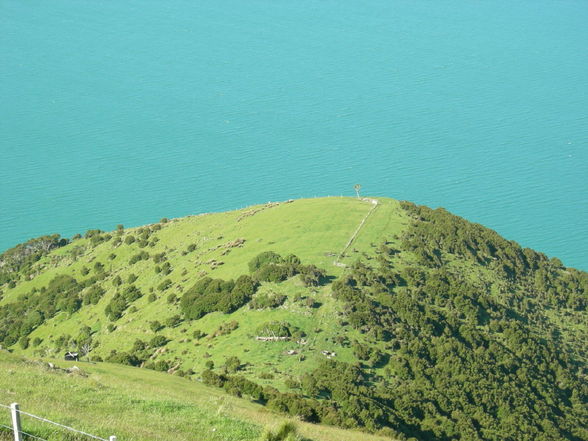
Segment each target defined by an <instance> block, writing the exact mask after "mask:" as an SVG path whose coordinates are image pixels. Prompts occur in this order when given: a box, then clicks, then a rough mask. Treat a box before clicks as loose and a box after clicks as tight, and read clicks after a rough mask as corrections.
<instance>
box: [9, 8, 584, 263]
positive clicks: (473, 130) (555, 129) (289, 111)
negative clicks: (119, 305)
mask: <svg viewBox="0 0 588 441" xmlns="http://www.w3.org/2000/svg"><path fill="white" fill-rule="evenodd" d="M586 23H588V3H586V1H585V0H557V1H555V0H533V1H531V0H524V1H517V0H514V1H513V0H508V1H505V0H491V1H490V0H487V1H484V0H475V1H474V0H447V1H445V0H442V1H437V2H432V1H422V0H401V1H399V0H373V1H351V0H350V1H345V2H341V1H334V0H311V1H308V0H296V1H292V0H264V1H261V0H215V1H193V0H165V1H161V0H157V1H153V0H140V1H137V0H125V1H119V0H51V1H41V0H27V1H23V0H2V1H0V115H1V118H0V153H1V156H0V157H1V158H2V159H1V161H2V162H1V167H0V200H1V203H2V206H1V209H0V249H5V248H8V247H10V246H13V245H14V244H16V243H18V242H21V241H23V240H26V239H28V238H30V237H33V236H38V235H41V234H47V233H53V232H59V233H62V234H63V235H67V236H70V235H72V234H74V233H78V232H82V233H83V232H84V231H85V230H87V229H89V228H102V229H113V228H114V227H115V225H116V224H118V223H122V224H124V225H126V226H133V225H140V224H144V223H147V222H153V221H156V220H158V219H160V218H161V217H164V216H167V217H177V216H183V215H187V214H194V213H201V212H208V211H218V210H229V209H234V208H237V207H242V206H245V205H250V204H253V203H259V202H267V201H269V200H284V199H289V198H298V197H313V196H319V195H340V194H345V195H351V194H353V185H354V184H355V183H361V184H362V186H363V189H364V193H365V194H369V195H382V196H390V197H394V198H399V199H408V200H412V201H415V202H417V203H421V204H427V205H430V206H434V207H436V206H443V207H445V208H447V209H448V210H450V211H452V212H454V213H456V214H459V215H461V216H464V217H466V218H468V219H470V220H473V221H477V222H480V223H482V224H484V225H487V226H489V227H491V228H493V229H495V230H497V231H498V232H499V233H501V234H502V235H504V236H505V237H507V238H509V239H513V240H516V241H518V242H520V243H521V244H523V245H524V246H529V247H532V248H535V249H538V250H540V251H543V252H545V253H546V254H548V255H550V256H558V257H560V258H561V259H562V261H563V262H564V263H565V264H567V265H572V266H576V267H579V268H582V269H588V253H586V250H588V197H587V194H588V178H587V176H588V54H587V50H586V48H587V47H588V26H586Z"/></svg>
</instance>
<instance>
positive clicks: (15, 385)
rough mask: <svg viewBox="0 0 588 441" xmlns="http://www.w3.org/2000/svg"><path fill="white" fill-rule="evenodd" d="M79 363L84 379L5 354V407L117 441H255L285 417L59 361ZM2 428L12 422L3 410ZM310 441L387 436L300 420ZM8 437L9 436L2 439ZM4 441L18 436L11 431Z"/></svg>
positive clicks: (108, 367)
mask: <svg viewBox="0 0 588 441" xmlns="http://www.w3.org/2000/svg"><path fill="white" fill-rule="evenodd" d="M54 362H55V364H56V365H58V366H59V367H61V368H68V367H72V366H74V365H77V366H79V367H81V368H82V371H83V373H84V374H86V376H82V375H76V374H67V373H66V372H64V371H63V370H57V369H48V368H47V364H46V363H41V362H32V361H26V360H24V359H22V358H20V357H17V356H14V355H11V354H8V353H7V352H5V351H0V372H2V375H0V403H2V404H9V403H12V402H18V403H19V404H20V405H21V409H22V410H23V411H26V412H29V413H33V414H35V415H39V416H43V417H45V418H48V419H50V420H52V421H57V422H60V423H62V424H65V425H69V426H71V427H74V428H76V429H79V430H83V431H86V432H89V433H92V434H95V435H97V436H101V437H104V438H108V436H110V435H113V434H114V435H117V437H118V439H119V440H124V441H145V440H153V441H156V440H161V441H163V440H169V439H174V440H177V441H183V440H185V441H193V440H195V439H198V440H201V441H239V440H243V441H245V440H256V439H258V438H259V436H260V434H261V432H262V428H263V427H268V426H269V427H272V426H276V425H278V424H279V423H280V422H282V421H286V418H284V417H282V416H278V415H275V414H274V413H272V412H269V411H267V410H266V409H265V408H264V407H263V406H260V405H257V404H253V403H251V402H248V401H246V400H241V399H238V398H235V397H232V396H229V395H227V394H225V393H224V392H223V391H221V390H218V389H215V388H210V387H206V386H204V385H201V384H200V383H197V382H193V381H188V380H186V379H183V378H179V377H176V376H172V375H167V374H163V373H158V372H154V371H150V370H147V369H139V368H132V367H127V366H121V365H113V364H109V363H98V364H90V363H83V362H82V363H73V362H62V361H54ZM0 424H4V425H10V415H9V412H8V411H5V410H3V409H0ZM22 424H23V430H24V431H26V432H29V433H32V434H35V435H37V436H42V437H45V438H47V439H49V440H63V439H64V438H63V437H64V433H66V432H63V431H60V430H57V431H56V430H55V428H54V427H53V426H49V425H47V424H43V423H38V422H36V421H35V420H33V419H31V418H29V417H24V416H23V419H22ZM296 424H297V426H298V429H299V432H300V433H301V434H302V435H303V436H305V437H306V438H309V439H311V440H325V441H355V440H358V439H362V440H366V441H383V440H384V439H388V438H383V437H378V436H374V435H368V434H364V433H357V432H354V431H348V430H341V429H337V428H334V427H328V426H320V425H313V424H306V423H302V422H297V423H296ZM2 436H5V438H2ZM0 439H12V438H10V437H8V436H7V433H6V431H4V435H2V430H0Z"/></svg>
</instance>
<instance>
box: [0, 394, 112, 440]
mask: <svg viewBox="0 0 588 441" xmlns="http://www.w3.org/2000/svg"><path fill="white" fill-rule="evenodd" d="M0 408H4V409H8V410H9V411H10V416H11V420H12V426H7V425H5V424H1V423H0V429H2V431H3V432H4V433H6V430H8V431H9V432H12V433H13V434H14V440H15V441H25V440H39V441H49V440H47V439H45V438H42V437H40V436H37V435H33V434H32V433H29V432H25V431H24V430H23V428H22V425H21V416H22V415H24V416H27V417H29V418H32V419H34V420H37V421H40V422H41V423H44V424H49V425H52V426H53V427H56V428H59V429H60V430H63V431H66V432H69V433H71V434H75V435H76V436H77V437H78V438H79V437H80V436H81V437H82V439H88V438H89V439H94V440H98V441H117V439H116V436H110V437H109V438H108V439H106V438H101V437H99V436H96V435H92V434H91V433H87V432H84V431H82V430H78V429H74V428H73V427H69V426H66V425H65V424H61V423H57V422H55V421H51V420H48V419H47V418H43V417H40V416H38V415H34V414H32V413H28V412H25V411H23V410H20V408H19V405H18V404H17V403H12V404H11V405H10V406H7V405H5V404H1V403H0ZM29 430H30V429H29ZM3 439H7V440H8V439H11V438H10V437H8V438H6V437H3V436H2V437H0V440H3Z"/></svg>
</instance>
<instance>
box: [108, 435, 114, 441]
mask: <svg viewBox="0 0 588 441" xmlns="http://www.w3.org/2000/svg"><path fill="white" fill-rule="evenodd" d="M108 441H116V436H114V435H113V436H111V437H110V438H108Z"/></svg>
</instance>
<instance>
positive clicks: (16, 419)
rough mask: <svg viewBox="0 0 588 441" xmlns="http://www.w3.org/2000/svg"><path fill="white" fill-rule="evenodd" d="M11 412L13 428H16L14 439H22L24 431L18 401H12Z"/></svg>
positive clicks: (16, 440) (15, 440) (17, 440)
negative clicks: (21, 427)
mask: <svg viewBox="0 0 588 441" xmlns="http://www.w3.org/2000/svg"><path fill="white" fill-rule="evenodd" d="M10 413H11V414H12V429H13V430H14V441H22V436H21V433H22V432H21V430H20V412H19V409H18V403H12V404H11V405H10Z"/></svg>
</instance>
